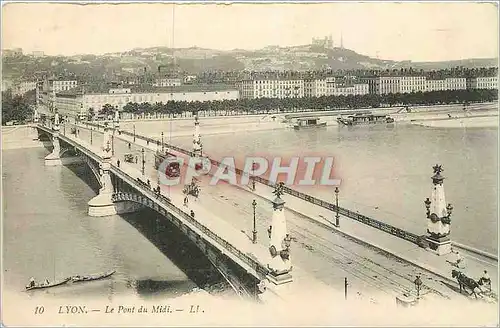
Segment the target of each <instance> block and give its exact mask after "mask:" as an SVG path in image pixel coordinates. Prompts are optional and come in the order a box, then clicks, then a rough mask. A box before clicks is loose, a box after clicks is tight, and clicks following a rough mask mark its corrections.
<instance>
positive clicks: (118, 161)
mask: <svg viewBox="0 0 500 328" xmlns="http://www.w3.org/2000/svg"><path fill="white" fill-rule="evenodd" d="M116 165H118V167H120V159H118V160H117V161H116Z"/></svg>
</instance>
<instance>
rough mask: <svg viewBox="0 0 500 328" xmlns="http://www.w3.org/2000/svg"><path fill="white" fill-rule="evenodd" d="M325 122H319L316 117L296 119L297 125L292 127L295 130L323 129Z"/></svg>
mask: <svg viewBox="0 0 500 328" xmlns="http://www.w3.org/2000/svg"><path fill="white" fill-rule="evenodd" d="M325 126H326V122H319V118H316V117H301V118H298V119H297V123H296V124H295V125H294V126H293V128H294V129H295V130H300V129H309V128H318V127H325Z"/></svg>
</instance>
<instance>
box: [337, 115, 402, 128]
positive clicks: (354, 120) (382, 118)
mask: <svg viewBox="0 0 500 328" xmlns="http://www.w3.org/2000/svg"><path fill="white" fill-rule="evenodd" d="M337 122H339V123H340V124H343V125H348V126H351V125H362V124H384V123H385V124H391V123H394V118H392V117H390V116H387V115H376V114H356V115H349V116H341V117H338V118H337Z"/></svg>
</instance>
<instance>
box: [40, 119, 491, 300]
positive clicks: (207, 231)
mask: <svg viewBox="0 0 500 328" xmlns="http://www.w3.org/2000/svg"><path fill="white" fill-rule="evenodd" d="M85 124H86V125H87V126H88V127H91V128H96V129H98V130H99V132H100V135H101V136H102V135H103V136H104V139H103V142H102V143H100V144H99V145H98V146H96V145H95V143H96V142H95V141H94V145H93V144H92V143H93V142H92V134H90V143H88V142H86V141H85V140H83V138H81V137H80V136H79V135H78V134H79V132H78V131H77V132H76V134H73V131H71V132H70V131H68V133H66V131H64V130H63V131H64V132H63V133H62V134H61V133H60V132H61V131H60V130H59V129H57V128H56V129H54V124H50V122H48V124H47V125H44V124H37V125H35V128H36V129H37V130H38V132H39V136H40V139H41V140H43V139H45V140H49V139H50V140H51V142H52V143H53V144H54V149H53V151H52V153H51V154H49V155H48V156H47V158H46V165H61V164H63V165H64V164H65V163H74V162H78V161H81V162H84V163H86V164H87V165H88V167H89V168H90V171H91V172H92V175H93V176H94V177H95V178H96V179H97V181H98V182H99V184H100V187H101V189H100V190H99V195H97V196H96V197H95V198H94V199H92V200H91V201H89V215H91V216H106V215H113V214H120V213H127V212H131V211H135V210H138V209H140V208H143V207H148V208H150V209H152V210H154V211H156V212H158V213H160V214H161V215H162V216H163V217H165V218H166V219H167V220H169V221H170V222H171V223H172V224H174V225H175V226H177V227H178V228H179V229H180V230H181V231H182V232H183V233H184V234H185V235H186V236H187V237H188V238H189V239H190V240H191V241H192V242H193V243H194V244H196V245H197V247H198V248H199V249H200V250H202V252H203V253H204V254H205V255H206V256H207V258H208V259H209V260H210V262H211V263H212V264H213V265H214V267H215V268H217V270H218V271H219V272H220V273H221V275H222V276H223V277H224V278H225V279H226V281H228V283H229V284H230V285H231V287H232V288H233V289H234V290H235V291H237V293H238V294H239V295H240V296H241V297H252V298H254V297H261V296H262V294H264V291H265V290H270V291H272V293H274V294H277V295H279V297H284V296H283V295H286V294H287V292H288V293H292V292H290V290H294V288H293V287H292V288H290V287H287V290H288V291H287V292H284V289H282V288H281V287H280V286H282V285H292V286H293V285H295V286H296V285H298V284H300V283H303V282H305V281H307V283H308V284H310V283H311V282H313V281H314V280H315V279H313V278H311V277H310V276H308V275H307V274H305V273H304V272H303V271H301V269H300V268H298V267H296V266H294V268H293V273H292V270H291V264H290V263H288V265H289V267H288V268H283V264H287V263H285V261H284V260H283V261H282V263H278V264H276V263H273V259H274V260H278V262H279V261H281V260H280V256H277V257H275V258H273V257H272V256H271V255H270V254H269V253H270V251H269V248H267V247H263V246H262V245H256V244H253V243H252V242H251V241H250V240H248V239H245V238H241V234H238V232H239V231H235V230H234V227H232V226H230V225H229V224H227V222H226V223H225V222H224V220H222V219H221V218H217V217H214V215H213V214H212V213H209V212H208V211H205V210H204V209H203V207H202V206H199V205H197V204H190V206H189V209H194V210H195V212H196V216H193V215H192V214H191V213H188V210H189V209H188V208H186V206H184V205H183V197H184V196H183V195H182V194H181V193H176V192H171V191H170V190H169V192H168V196H167V194H166V193H164V192H163V190H160V191H159V192H158V188H159V187H161V186H159V184H157V183H151V182H149V181H148V180H149V179H148V177H149V178H151V179H152V180H153V179H154V178H153V177H152V176H150V175H147V174H145V173H144V171H142V172H141V171H140V170H139V169H137V168H135V167H134V166H133V165H129V164H127V163H121V165H120V164H118V163H117V159H118V158H117V157H114V156H113V155H114V147H113V146H112V145H110V141H111V144H112V143H113V137H115V138H120V139H122V140H123V141H124V142H132V143H136V144H137V145H139V146H141V147H145V146H147V145H149V146H150V148H149V149H150V150H153V149H155V147H157V146H158V145H160V140H156V139H153V138H149V137H146V136H140V135H136V134H135V133H130V132H128V131H122V130H120V129H119V127H118V126H114V127H111V126H109V125H108V126H103V125H99V124H95V123H89V122H88V123H85ZM69 126H75V127H76V129H82V130H85V127H84V125H81V124H80V125H69ZM63 128H64V129H66V126H64V127H63ZM95 138H96V137H95V136H94V139H95ZM164 146H165V147H167V148H169V149H170V150H171V151H174V152H177V153H178V154H180V155H184V156H189V157H191V156H193V155H195V153H194V152H192V151H189V150H186V149H183V148H181V147H177V146H175V145H170V144H164ZM57 154H59V156H58V155H57ZM210 161H211V163H212V165H220V164H221V163H220V162H218V161H216V160H214V159H210ZM231 169H234V171H235V172H236V173H237V174H240V175H241V174H245V172H243V170H240V169H238V168H231ZM253 178H254V179H255V181H256V182H258V183H260V184H262V185H263V186H266V188H270V189H276V188H277V187H278V186H277V185H275V184H273V183H272V182H270V181H268V180H267V179H265V178H262V177H258V176H256V177H253ZM146 181H147V182H146ZM155 187H156V188H155ZM281 191H282V193H286V194H287V195H290V196H293V197H294V198H297V199H300V200H301V201H304V202H307V203H309V204H314V205H315V206H317V207H320V208H323V209H325V210H327V211H328V212H332V213H335V212H338V213H339V214H341V215H343V216H345V217H348V218H351V219H353V220H355V221H357V222H359V223H362V224H364V225H366V226H370V227H371V228H375V229H377V230H379V231H382V232H383V233H386V234H390V235H392V236H393V237H396V238H398V239H401V240H404V241H406V242H410V243H412V244H414V245H415V247H416V248H420V247H425V245H424V244H425V243H424V241H425V240H424V236H419V235H416V234H414V233H411V232H408V231H405V230H403V229H400V228H397V227H393V226H391V225H388V224H386V223H384V222H381V221H378V220H375V219H373V218H370V217H368V216H365V215H362V214H359V213H357V212H354V211H351V210H348V209H345V208H342V207H339V206H337V205H336V204H331V203H329V202H326V201H323V200H321V199H318V198H315V197H312V196H310V195H307V194H304V193H300V192H298V191H296V190H293V189H292V188H289V187H285V186H281ZM278 198H279V197H278ZM271 202H273V207H275V206H276V205H277V204H278V206H279V203H280V201H279V199H278V200H277V199H271ZM274 213H275V211H274V212H273V218H272V220H271V222H273V224H274V219H275V218H274ZM270 239H272V238H270ZM271 243H272V241H271ZM454 244H455V246H456V247H460V248H462V249H465V250H468V251H470V252H472V253H474V254H475V255H481V256H483V257H485V258H489V259H491V260H493V261H497V258H496V256H494V255H492V254H488V253H486V252H483V251H480V250H475V249H473V248H471V247H468V246H466V245H460V244H456V243H454ZM418 246H420V247H418ZM284 250H285V249H281V251H284ZM278 253H279V252H278ZM235 267H236V269H235ZM278 267H279V268H281V269H284V270H277V268H278ZM285 267H286V265H285ZM283 272H284V273H283ZM280 273H281V274H280ZM292 275H293V278H292ZM316 284H317V285H318V286H319V285H321V284H320V283H317V282H316ZM324 287H328V286H325V285H323V286H322V288H324ZM267 294H269V293H267Z"/></svg>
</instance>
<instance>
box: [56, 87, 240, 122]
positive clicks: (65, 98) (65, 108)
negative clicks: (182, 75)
mask: <svg viewBox="0 0 500 328" xmlns="http://www.w3.org/2000/svg"><path fill="white" fill-rule="evenodd" d="M237 99H239V91H238V90H236V89H234V88H230V87H227V86H226V87H222V86H217V87H216V86H213V85H212V86H207V87H202V86H199V87H198V88H190V89H188V88H184V87H171V88H163V89H156V90H147V91H146V90H145V91H134V90H131V89H127V88H123V89H109V90H108V92H95V93H85V94H83V93H82V92H61V93H58V94H57V95H56V100H55V104H54V106H55V108H57V110H58V111H59V113H61V114H63V115H70V116H74V115H78V114H80V112H81V111H84V112H85V113H87V112H88V110H89V109H90V108H93V109H94V111H95V112H96V113H99V111H100V110H101V109H102V107H103V106H104V105H105V104H110V105H111V106H113V107H118V109H119V110H121V109H123V107H124V106H125V105H126V104H128V103H130V102H132V103H150V104H152V105H153V104H155V103H157V102H162V103H167V102H168V101H187V102H192V101H200V102H203V101H215V100H219V101H221V100H237Z"/></svg>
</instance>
